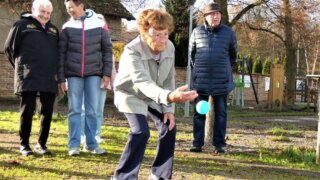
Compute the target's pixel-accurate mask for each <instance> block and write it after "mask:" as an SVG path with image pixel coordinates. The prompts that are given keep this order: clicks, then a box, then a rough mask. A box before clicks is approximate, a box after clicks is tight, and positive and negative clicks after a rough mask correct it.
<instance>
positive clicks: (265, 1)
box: [228, 0, 269, 27]
mask: <svg viewBox="0 0 320 180" xmlns="http://www.w3.org/2000/svg"><path fill="white" fill-rule="evenodd" d="M268 1H269V0H258V1H256V2H255V3H252V4H249V5H247V6H246V7H245V8H243V9H242V10H241V11H240V12H239V13H238V14H237V15H236V16H235V17H234V18H233V19H232V21H231V22H230V23H228V25H229V26H230V27H232V26H234V25H235V24H236V23H237V21H238V20H239V19H240V18H241V17H242V16H243V15H244V14H246V12H248V11H249V10H250V9H252V8H254V7H256V6H260V5H261V4H264V3H267V2H268Z"/></svg>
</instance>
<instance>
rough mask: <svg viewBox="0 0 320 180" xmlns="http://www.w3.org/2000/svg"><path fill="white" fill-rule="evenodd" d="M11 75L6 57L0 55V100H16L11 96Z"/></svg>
mask: <svg viewBox="0 0 320 180" xmlns="http://www.w3.org/2000/svg"><path fill="white" fill-rule="evenodd" d="M13 73H14V71H13V68H12V66H11V64H10V63H9V61H8V59H7V57H6V56H5V55H4V54H3V53H0V98H9V99H10V98H16V96H15V95H14V94H13Z"/></svg>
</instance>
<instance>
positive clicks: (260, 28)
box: [246, 23, 286, 43]
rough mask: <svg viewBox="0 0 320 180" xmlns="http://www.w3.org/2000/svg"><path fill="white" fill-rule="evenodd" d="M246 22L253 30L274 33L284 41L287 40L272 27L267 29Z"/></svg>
mask: <svg viewBox="0 0 320 180" xmlns="http://www.w3.org/2000/svg"><path fill="white" fill-rule="evenodd" d="M246 24H247V26H248V27H249V29H251V30H255V31H264V32H267V33H271V34H273V35H274V36H276V37H277V38H279V39H280V40H281V41H282V42H283V43H285V42H286V40H285V39H284V38H283V37H282V36H281V35H280V34H278V33H276V32H274V31H272V30H270V29H266V28H262V27H254V26H252V25H251V24H249V23H246Z"/></svg>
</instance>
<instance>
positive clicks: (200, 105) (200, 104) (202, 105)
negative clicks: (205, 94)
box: [196, 100, 210, 114]
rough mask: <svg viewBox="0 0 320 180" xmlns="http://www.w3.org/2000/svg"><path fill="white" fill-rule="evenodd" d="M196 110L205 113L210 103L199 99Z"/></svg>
mask: <svg viewBox="0 0 320 180" xmlns="http://www.w3.org/2000/svg"><path fill="white" fill-rule="evenodd" d="M196 110H197V112H198V113H199V114H207V113H208V112H209V110H210V105H209V103H208V102H207V101H204V100H202V101H199V102H198V103H197V105H196Z"/></svg>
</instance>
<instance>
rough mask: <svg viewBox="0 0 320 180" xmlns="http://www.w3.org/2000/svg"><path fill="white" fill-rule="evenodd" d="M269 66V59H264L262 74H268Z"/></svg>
mask: <svg viewBox="0 0 320 180" xmlns="http://www.w3.org/2000/svg"><path fill="white" fill-rule="evenodd" d="M270 66H271V59H270V58H266V60H265V61H264V63H263V68H262V74H263V75H267V74H270Z"/></svg>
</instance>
